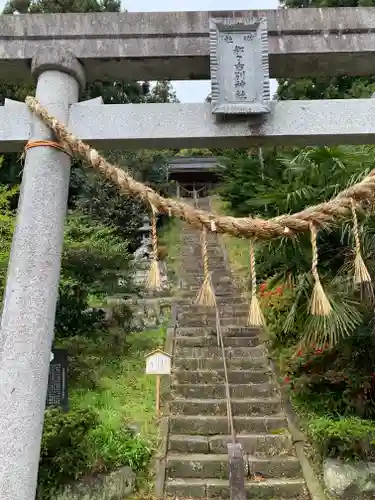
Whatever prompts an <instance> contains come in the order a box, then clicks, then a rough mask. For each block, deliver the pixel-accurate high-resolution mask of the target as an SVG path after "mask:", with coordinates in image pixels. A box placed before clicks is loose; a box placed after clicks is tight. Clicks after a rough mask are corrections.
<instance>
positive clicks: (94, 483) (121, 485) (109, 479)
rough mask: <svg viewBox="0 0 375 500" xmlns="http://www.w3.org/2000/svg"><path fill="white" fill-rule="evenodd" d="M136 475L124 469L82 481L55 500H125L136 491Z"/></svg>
mask: <svg viewBox="0 0 375 500" xmlns="http://www.w3.org/2000/svg"><path fill="white" fill-rule="evenodd" d="M134 487H135V473H134V472H133V471H132V470H131V469H130V467H122V468H121V469H118V470H116V471H113V472H111V473H109V474H106V475H104V474H103V475H100V476H98V477H96V478H95V479H90V481H80V482H77V483H76V484H74V485H72V486H67V487H66V488H65V490H64V491H63V492H62V493H61V494H59V495H57V496H56V499H55V500H123V499H124V498H128V497H129V496H130V495H131V494H132V493H133V491H134Z"/></svg>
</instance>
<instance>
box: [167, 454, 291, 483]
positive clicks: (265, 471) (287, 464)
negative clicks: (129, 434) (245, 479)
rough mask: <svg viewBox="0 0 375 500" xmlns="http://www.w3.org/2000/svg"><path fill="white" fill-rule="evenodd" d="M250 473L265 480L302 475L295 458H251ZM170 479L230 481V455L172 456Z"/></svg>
mask: <svg viewBox="0 0 375 500" xmlns="http://www.w3.org/2000/svg"><path fill="white" fill-rule="evenodd" d="M247 462H248V465H249V467H250V471H253V472H257V473H258V474H259V473H260V474H262V475H263V477H264V478H266V479H270V478H274V479H275V478H283V477H291V478H293V477H295V476H297V475H298V474H299V473H300V464H299V462H298V460H297V459H296V458H295V457H291V456H289V457H270V458H249V459H248V460H247ZM167 475H168V477H170V478H175V477H180V478H202V479H205V478H215V479H228V453H226V454H222V455H220V454H204V455H201V454H193V455H184V454H181V455H177V454H176V455H174V454H170V455H169V457H168V461H167Z"/></svg>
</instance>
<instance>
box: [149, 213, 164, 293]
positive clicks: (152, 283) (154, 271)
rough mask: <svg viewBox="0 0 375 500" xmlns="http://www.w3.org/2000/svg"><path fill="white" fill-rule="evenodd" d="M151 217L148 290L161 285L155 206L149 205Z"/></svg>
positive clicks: (157, 288) (156, 288)
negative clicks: (150, 258) (150, 254)
mask: <svg viewBox="0 0 375 500" xmlns="http://www.w3.org/2000/svg"><path fill="white" fill-rule="evenodd" d="M151 210H152V217H151V239H152V261H151V266H150V270H149V273H148V277H147V282H146V284H147V288H148V289H149V290H155V291H156V290H159V289H160V285H161V279H160V267H159V260H158V236H157V228H156V222H157V221H156V215H157V210H156V208H155V207H154V206H153V205H151Z"/></svg>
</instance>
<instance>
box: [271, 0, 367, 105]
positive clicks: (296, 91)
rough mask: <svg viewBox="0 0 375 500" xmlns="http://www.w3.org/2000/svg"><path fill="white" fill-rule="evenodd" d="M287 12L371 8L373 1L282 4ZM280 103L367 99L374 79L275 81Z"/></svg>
mask: <svg viewBox="0 0 375 500" xmlns="http://www.w3.org/2000/svg"><path fill="white" fill-rule="evenodd" d="M281 4H282V5H283V6H285V7H290V8H304V7H374V6H375V1H374V0H281ZM278 83H279V88H278V91H277V94H278V98H279V99H345V98H359V97H362V98H365V97H370V96H371V95H372V93H373V92H374V90H375V78H374V77H373V76H371V77H360V76H359V77H352V76H340V77H334V78H329V77H326V78H303V79H301V78H287V79H281V80H279V81H278Z"/></svg>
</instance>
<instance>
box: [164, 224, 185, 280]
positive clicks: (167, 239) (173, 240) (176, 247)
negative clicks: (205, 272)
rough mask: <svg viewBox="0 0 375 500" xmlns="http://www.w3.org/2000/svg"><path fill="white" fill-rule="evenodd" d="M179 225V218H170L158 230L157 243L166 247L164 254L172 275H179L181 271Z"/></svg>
mask: <svg viewBox="0 0 375 500" xmlns="http://www.w3.org/2000/svg"><path fill="white" fill-rule="evenodd" d="M181 227H182V222H181V221H180V220H179V219H175V218H172V219H170V220H169V221H168V223H167V224H165V226H163V227H162V229H161V230H160V231H159V234H158V237H159V245H160V247H162V246H164V247H166V248H167V250H168V253H167V256H166V259H165V260H166V264H167V268H168V269H170V270H171V271H172V272H173V275H174V276H179V275H180V271H181V259H180V255H181Z"/></svg>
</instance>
